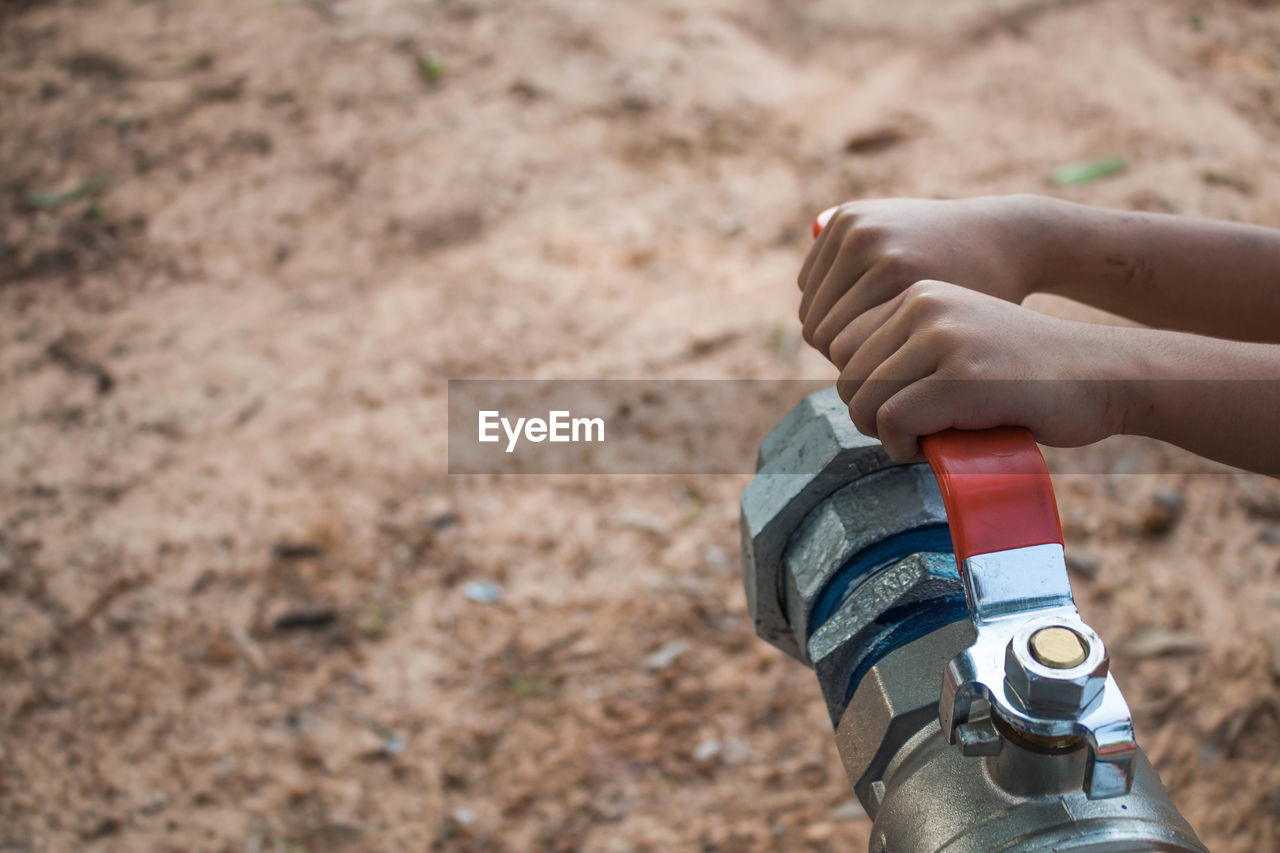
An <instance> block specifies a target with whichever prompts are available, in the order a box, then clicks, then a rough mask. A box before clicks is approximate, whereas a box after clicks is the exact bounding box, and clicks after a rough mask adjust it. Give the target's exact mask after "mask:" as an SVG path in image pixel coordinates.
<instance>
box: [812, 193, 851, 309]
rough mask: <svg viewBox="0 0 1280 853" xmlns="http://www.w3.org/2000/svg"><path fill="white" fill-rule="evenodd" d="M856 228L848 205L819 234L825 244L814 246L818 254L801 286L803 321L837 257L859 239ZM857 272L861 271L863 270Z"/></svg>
mask: <svg viewBox="0 0 1280 853" xmlns="http://www.w3.org/2000/svg"><path fill="white" fill-rule="evenodd" d="M856 229H857V217H856V215H855V214H853V213H849V212H846V207H844V206H842V207H841V208H840V210H839V212H837V213H836V215H835V216H833V217H831V221H830V222H828V223H827V227H826V228H824V229H822V233H821V234H820V235H818V239H819V240H820V241H822V242H823V246H822V248H821V249H820V250H819V248H818V247H817V246H816V245H815V246H814V247H813V251H814V252H816V253H817V254H816V255H815V256H814V262H813V265H812V266H811V267H810V268H809V272H808V277H807V278H806V279H805V281H804V284H803V286H802V287H801V290H803V291H804V295H803V296H801V297H800V320H801V322H803V321H804V319H805V317H806V316H808V313H809V305H810V304H812V302H813V297H814V296H815V295H816V294H817V292H818V288H819V287H821V286H822V283H823V282H824V281H826V279H827V277H828V276H829V275H830V273H831V267H832V265H833V264H834V263H835V262H836V259H837V258H839V257H840V256H841V255H842V254H844V253H845V252H846V251H847V249H848V248H849V247H848V243H849V241H850V239H854V240H857V239H858V237H859V235H858V234H857V233H856ZM857 272H859V273H861V270H858V271H857ZM855 277H856V276H855Z"/></svg>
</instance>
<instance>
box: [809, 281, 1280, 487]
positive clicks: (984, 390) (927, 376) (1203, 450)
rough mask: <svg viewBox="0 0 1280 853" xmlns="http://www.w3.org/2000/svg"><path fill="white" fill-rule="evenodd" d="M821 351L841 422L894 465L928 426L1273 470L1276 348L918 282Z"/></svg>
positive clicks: (1277, 432)
mask: <svg viewBox="0 0 1280 853" xmlns="http://www.w3.org/2000/svg"><path fill="white" fill-rule="evenodd" d="M831 355H832V358H833V360H835V362H836V364H837V365H839V366H840V367H841V373H840V381H839V382H838V383H837V389H838V390H839V392H840V396H841V397H842V398H843V399H844V401H845V402H846V403H848V404H849V414H850V416H851V417H852V419H853V422H854V424H855V425H857V427H858V429H859V430H861V431H862V432H864V433H866V434H868V435H874V436H877V437H878V438H879V439H880V440H881V441H882V442H883V443H884V446H885V450H886V451H887V452H888V453H889V455H890V456H892V457H893V458H894V459H897V460H899V461H909V460H912V459H918V458H919V457H920V450H919V439H920V438H921V437H922V436H926V435H931V434H932V433H935V432H938V431H940V430H944V429H948V428H952V427H954V428H958V429H985V428H987V427H993V426H1002V425H1017V426H1025V427H1027V428H1028V429H1030V430H1031V432H1032V434H1033V435H1034V436H1035V438H1036V440H1037V441H1040V442H1041V443H1043V444H1049V445H1055V446H1058V447H1077V446H1080V445H1084V444H1089V443H1091V442H1094V441H1097V440H1099V439H1101V438H1104V437H1106V436H1108V435H1113V434H1117V433H1129V434H1139V435H1148V436H1151V437H1154V438H1158V439H1161V440H1163V441H1168V442H1171V443H1173V444H1177V445H1179V446H1181V447H1184V448H1186V449H1187V450H1190V451H1192V452H1194V453H1198V454H1200V455H1201V456H1206V457H1208V458H1210V459H1216V460H1218V461H1219V462H1225V463H1227V464H1229V465H1235V466H1238V467H1241V468H1246V469H1249V470H1252V471H1257V472H1260V473H1265V474H1271V475H1273V476H1280V345H1275V344H1257V343H1241V342H1238V341H1227V340H1222V339H1220V338H1209V337H1203V336H1200V335H1192V334H1186V333H1183V332H1169V331H1161V330H1155V329H1133V328H1126V327H1119V326H1102V325H1097V324H1094V323H1081V322H1076V321H1071V320H1063V319H1060V318H1057V317H1050V316H1047V315H1045V314H1041V313H1039V312H1036V311H1031V310H1030V309H1027V308H1023V307H1021V306H1018V305H1013V304H1011V303H1010V302H1008V301H1006V300H1000V299H997V298H994V297H991V296H988V295H985V294H981V293H976V292H974V291H973V290H970V289H968V288H963V287H959V286H957V285H953V284H947V283H944V282H937V281H921V282H917V283H915V284H913V285H911V286H910V287H908V288H907V289H906V290H904V291H903V292H902V293H901V294H900V295H899V296H897V297H895V298H894V299H892V300H890V301H889V302H886V303H883V304H881V305H878V306H876V307H875V308H873V309H871V310H869V311H867V312H865V313H864V314H862V315H861V316H860V317H858V318H857V319H856V320H855V321H854V322H852V323H850V324H849V325H848V326H847V327H845V328H844V329H843V330H842V331H841V332H840V333H839V334H838V335H837V336H836V339H835V341H834V342H833V343H832V345H831Z"/></svg>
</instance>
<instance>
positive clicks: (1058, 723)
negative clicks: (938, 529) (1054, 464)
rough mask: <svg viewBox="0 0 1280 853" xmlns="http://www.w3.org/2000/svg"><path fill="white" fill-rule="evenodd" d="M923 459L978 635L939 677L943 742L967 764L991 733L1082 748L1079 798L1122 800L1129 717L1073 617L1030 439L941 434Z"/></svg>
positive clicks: (1126, 785) (1041, 468)
mask: <svg viewBox="0 0 1280 853" xmlns="http://www.w3.org/2000/svg"><path fill="white" fill-rule="evenodd" d="M924 448H925V454H926V455H927V456H928V458H929V462H930V464H931V465H932V466H933V469H934V472H935V474H937V476H938V482H939V487H940V488H941V490H942V496H943V501H944V503H945V504H946V507H947V516H948V518H949V519H950V520H951V523H952V538H953V540H954V543H955V548H956V561H957V563H958V564H959V565H960V569H961V571H960V577H961V579H962V581H963V582H964V592H965V600H966V601H967V603H968V605H969V618H970V620H971V621H972V623H973V627H974V630H975V632H976V635H977V637H976V639H975V640H974V642H973V644H972V645H971V646H969V648H967V649H965V650H964V651H963V652H961V653H960V654H959V655H956V657H955V658H953V659H952V660H951V661H950V662H949V663H948V664H947V666H946V669H945V671H944V676H943V681H942V698H941V701H940V703H939V706H938V720H939V722H940V723H941V725H942V732H943V734H944V735H946V737H947V741H948V742H949V743H953V744H958V745H959V746H960V748H961V750H962V752H964V754H965V755H991V754H997V753H998V752H999V750H1000V748H1001V744H1002V743H1003V740H1004V738H1003V737H1001V736H999V732H993V731H992V730H993V728H994V726H995V723H996V722H1000V723H1003V724H1004V726H1005V727H1007V729H1008V731H1009V735H1010V736H1012V737H1015V738H1018V737H1021V738H1023V739H1026V740H1028V741H1030V742H1031V743H1033V744H1036V745H1039V746H1041V747H1047V748H1065V747H1069V746H1071V745H1073V744H1078V743H1080V742H1083V743H1084V744H1085V746H1086V748H1087V749H1088V760H1087V763H1086V765H1085V774H1084V783H1083V784H1084V790H1085V792H1086V794H1087V795H1088V797H1089V799H1094V800H1096V799H1105V798H1108V797H1115V796H1119V795H1121V794H1127V793H1128V792H1129V789H1130V788H1131V787H1132V784H1133V768H1134V759H1135V756H1136V755H1137V750H1138V747H1137V744H1136V743H1135V742H1134V738H1133V722H1132V718H1131V716H1130V714H1129V706H1128V704H1127V703H1126V702H1125V700H1124V696H1122V695H1121V693H1120V688H1119V686H1118V685H1117V684H1116V682H1115V679H1114V678H1112V677H1111V673H1110V672H1109V666H1108V664H1109V660H1108V657H1107V650H1106V646H1105V645H1104V644H1103V642H1102V638H1101V637H1099V636H1098V635H1097V633H1095V632H1094V630H1093V629H1092V628H1090V627H1089V626H1088V625H1086V624H1085V623H1084V622H1083V621H1082V620H1081V619H1080V614H1079V612H1078V611H1077V610H1076V604H1075V599H1074V598H1073V597H1072V595H1071V581H1070V580H1069V578H1068V576H1067V566H1066V562H1065V560H1064V559H1063V545H1062V528H1061V525H1060V524H1059V521H1058V510H1057V504H1056V502H1055V501H1054V497H1053V484H1052V482H1051V481H1050V479H1049V471H1048V468H1047V467H1045V464H1044V459H1043V458H1042V457H1041V456H1040V451H1039V449H1038V448H1037V447H1036V445H1035V442H1034V441H1033V440H1032V438H1031V435H1030V433H1028V432H1027V431H1026V430H1022V429H1011V428H1002V429H998V430H984V431H982V432H979V433H961V432H955V431H949V432H946V433H941V434H939V435H934V436H929V437H928V438H927V439H926V440H925V442H924ZM1010 546H1014V547H1010ZM992 715H994V718H993V716H992Z"/></svg>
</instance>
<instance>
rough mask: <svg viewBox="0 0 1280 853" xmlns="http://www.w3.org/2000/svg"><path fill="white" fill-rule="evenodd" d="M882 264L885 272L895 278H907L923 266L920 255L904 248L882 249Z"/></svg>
mask: <svg viewBox="0 0 1280 853" xmlns="http://www.w3.org/2000/svg"><path fill="white" fill-rule="evenodd" d="M880 263H881V265H882V266H883V267H884V270H885V272H887V273H889V274H890V275H894V276H907V275H909V274H911V273H913V272H914V271H915V270H918V269H920V268H921V267H922V266H923V264H922V263H921V259H920V257H919V255H917V254H916V252H915V251H914V250H912V249H908V248H905V247H903V246H894V247H892V248H888V249H882V250H881V251H880Z"/></svg>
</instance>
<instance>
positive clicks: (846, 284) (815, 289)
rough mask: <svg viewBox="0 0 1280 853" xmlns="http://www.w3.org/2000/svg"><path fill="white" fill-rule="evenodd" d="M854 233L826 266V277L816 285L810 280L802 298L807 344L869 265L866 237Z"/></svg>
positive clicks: (801, 316)
mask: <svg viewBox="0 0 1280 853" xmlns="http://www.w3.org/2000/svg"><path fill="white" fill-rule="evenodd" d="M860 237H861V236H860V234H858V233H856V232H854V233H850V234H847V236H846V237H845V241H844V243H842V245H841V247H840V252H837V254H836V259H835V260H833V261H832V264H831V266H829V268H827V275H826V278H823V279H822V280H820V282H818V283H817V284H814V283H813V282H810V287H809V289H806V291H805V293H804V297H801V300H800V311H801V315H800V321H801V323H803V324H804V329H803V334H804V339H805V342H806V343H810V345H812V343H813V332H814V329H817V328H818V324H819V323H822V320H823V319H824V318H826V316H827V314H828V313H829V311H831V309H832V306H833V305H835V304H836V302H838V301H840V297H842V296H844V295H845V293H847V292H849V291H850V289H851V288H852V287H854V286H855V284H856V283H858V280H859V279H860V278H861V277H863V275H864V274H865V273H867V270H868V268H869V266H870V263H872V261H870V260H869V259H868V256H867V255H868V254H867V251H865V248H864V243H865V240H861V238H860Z"/></svg>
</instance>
